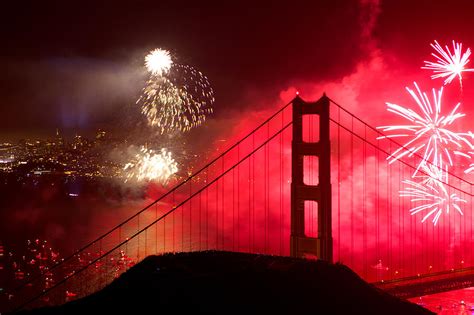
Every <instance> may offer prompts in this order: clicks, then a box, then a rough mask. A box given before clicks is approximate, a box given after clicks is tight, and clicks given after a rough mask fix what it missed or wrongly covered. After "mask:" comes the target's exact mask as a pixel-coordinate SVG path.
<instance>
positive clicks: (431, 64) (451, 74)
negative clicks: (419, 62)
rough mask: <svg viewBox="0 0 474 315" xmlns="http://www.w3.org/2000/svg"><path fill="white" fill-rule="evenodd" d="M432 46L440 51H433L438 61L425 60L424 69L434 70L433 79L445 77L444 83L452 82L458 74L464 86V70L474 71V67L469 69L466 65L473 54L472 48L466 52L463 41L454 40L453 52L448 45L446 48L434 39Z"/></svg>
mask: <svg viewBox="0 0 474 315" xmlns="http://www.w3.org/2000/svg"><path fill="white" fill-rule="evenodd" d="M430 45H431V47H433V49H434V50H435V51H436V52H437V53H438V54H436V53H431V55H432V56H433V57H435V58H436V61H425V66H424V67H421V68H422V69H427V70H433V72H434V74H433V75H432V76H431V78H432V79H438V78H445V79H444V84H445V85H446V84H448V83H451V82H452V81H453V79H454V78H455V77H456V76H457V77H458V78H459V83H460V85H461V87H462V72H472V71H474V69H467V68H466V65H467V64H468V63H469V56H470V55H471V49H469V48H468V49H467V50H466V52H464V53H463V52H462V43H456V42H454V41H453V52H451V50H450V49H449V47H448V46H447V45H446V46H445V49H443V47H441V45H440V44H438V42H437V41H434V43H433V44H430Z"/></svg>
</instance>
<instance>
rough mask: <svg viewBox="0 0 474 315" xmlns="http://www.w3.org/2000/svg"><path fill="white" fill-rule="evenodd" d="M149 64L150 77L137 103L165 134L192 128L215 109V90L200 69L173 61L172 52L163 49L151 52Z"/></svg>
mask: <svg viewBox="0 0 474 315" xmlns="http://www.w3.org/2000/svg"><path fill="white" fill-rule="evenodd" d="M157 51H158V52H157ZM145 65H146V67H147V69H148V71H149V72H150V78H149V79H148V81H147V82H146V85H145V87H144V88H143V90H142V95H141V96H140V98H139V99H138V100H137V104H140V105H141V108H142V113H143V114H144V115H145V116H146V118H147V120H148V124H149V125H150V126H153V127H156V128H158V129H159V131H160V133H161V134H164V133H165V132H173V131H180V132H185V131H189V130H190V129H191V128H194V127H197V126H199V125H201V124H202V123H203V122H204V121H205V120H206V116H207V115H208V114H211V113H212V107H211V106H212V104H213V103H214V91H213V90H212V87H211V85H210V83H209V80H208V79H207V77H206V76H205V75H204V74H202V73H201V72H200V71H197V70H196V69H194V68H192V67H191V66H186V65H180V64H177V63H175V62H173V61H172V59H171V57H170V54H169V52H167V51H163V50H160V49H156V50H154V51H152V52H150V54H149V55H148V56H147V57H146V58H145Z"/></svg>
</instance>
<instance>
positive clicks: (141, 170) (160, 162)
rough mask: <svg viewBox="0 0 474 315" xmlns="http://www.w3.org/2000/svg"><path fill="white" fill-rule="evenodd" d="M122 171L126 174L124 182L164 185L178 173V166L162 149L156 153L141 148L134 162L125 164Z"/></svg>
mask: <svg viewBox="0 0 474 315" xmlns="http://www.w3.org/2000/svg"><path fill="white" fill-rule="evenodd" d="M123 170H124V171H125V172H126V175H125V176H126V179H125V182H127V181H129V180H132V179H135V180H137V181H158V182H161V183H163V184H166V183H167V182H168V180H169V178H170V177H171V176H172V175H173V174H175V173H176V172H177V171H178V164H177V163H176V161H175V160H174V159H173V157H172V155H171V152H168V151H167V150H166V149H164V148H163V149H161V151H160V152H159V153H156V152H155V151H154V150H150V149H147V148H145V147H142V148H141V149H140V152H139V153H138V154H137V155H135V158H134V160H133V161H132V162H129V163H127V164H126V165H125V167H124V168H123Z"/></svg>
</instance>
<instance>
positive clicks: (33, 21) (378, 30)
mask: <svg viewBox="0 0 474 315" xmlns="http://www.w3.org/2000/svg"><path fill="white" fill-rule="evenodd" d="M473 9H474V3H473V2H472V1H458V0H456V1H449V2H446V1H427V0H424V1H399V0H397V1H394V0H391V1H383V0H381V1H374V0H373V1H370V0H360V1H334V0H331V1H321V0H320V1H301V2H299V1H291V2H290V1H288V2H286V3H284V2H267V3H264V2H259V4H256V3H254V2H241V1H239V2H236V3H235V4H231V3H229V2H226V1H222V2H220V3H218V4H215V3H208V2H202V1H200V2H193V3H191V4H189V3H187V2H178V1H169V2H167V1H134V2H130V1H127V2H123V3H121V2H120V1H91V2H87V1H77V2H73V1H57V2H56V1H22V2H13V1H10V2H9V3H8V4H5V3H3V4H2V9H1V13H0V15H1V17H0V20H1V23H2V25H1V28H0V34H1V41H2V49H1V53H0V69H2V72H3V76H2V79H1V80H0V93H1V96H2V97H1V99H0V117H1V124H0V134H1V135H2V138H4V139H5V138H12V137H15V138H18V137H20V136H25V135H26V136H34V135H40V134H51V133H54V131H55V129H56V127H59V128H60V129H62V130H74V131H87V130H95V129H96V128H113V125H114V124H115V123H116V121H117V117H120V115H121V113H123V111H124V110H125V108H127V106H128V107H130V106H133V104H134V103H135V100H136V99H137V97H138V95H139V93H140V89H141V87H142V85H143V80H144V78H145V73H144V72H145V70H144V69H143V67H142V65H143V57H144V56H145V55H146V53H147V52H148V51H149V50H150V49H153V48H156V47H160V48H164V49H168V50H170V51H171V52H173V54H175V55H176V56H178V58H179V60H180V61H181V62H183V63H188V64H191V65H193V66H194V67H195V68H197V69H199V70H201V71H202V72H203V73H205V74H206V75H207V76H208V78H209V80H210V82H211V83H212V85H213V87H214V90H215V94H216V103H215V115H214V118H215V119H219V118H220V117H225V116H227V115H234V114H235V112H242V111H246V110H253V109H260V108H262V107H266V106H270V105H269V104H271V105H272V106H278V105H281V104H282V100H281V99H280V97H281V93H280V92H281V91H288V93H289V95H290V94H291V93H293V89H292V88H291V87H294V88H295V89H298V90H301V92H302V95H303V97H305V96H306V97H307V98H314V97H316V95H320V92H322V89H324V90H326V91H327V90H328V91H327V92H328V93H330V92H331V88H329V89H328V88H326V87H327V85H328V84H330V85H331V84H332V86H333V87H334V85H335V84H336V85H337V84H340V83H343V84H342V86H341V87H340V88H337V89H336V90H338V91H341V90H343V89H344V84H345V83H344V78H347V77H349V78H350V76H351V75H352V74H354V73H357V72H358V71H359V70H360V69H361V65H362V66H363V65H364V64H366V65H369V66H368V67H369V70H368V71H370V64H371V61H373V60H374V58H375V59H377V60H378V61H377V62H379V63H381V64H382V66H383V67H384V69H385V70H384V72H385V73H389V75H390V76H391V75H392V74H394V73H396V76H398V78H397V79H395V80H392V81H391V83H390V84H393V86H391V87H390V90H389V89H388V87H387V84H385V85H384V86H383V87H374V89H376V90H377V92H378V93H380V91H381V90H383V93H382V95H380V94H377V97H379V96H381V97H386V98H390V96H391V95H400V94H403V93H404V92H403V87H404V86H405V85H409V84H411V81H412V80H414V79H418V78H417V75H419V74H423V75H424V77H428V73H426V72H423V71H421V70H420V69H419V67H420V66H421V65H422V62H423V60H426V59H427V58H429V54H430V53H431V48H430V47H429V43H430V42H432V41H433V40H434V39H437V40H439V41H440V42H443V43H450V41H451V40H453V39H455V40H457V41H462V42H463V43H464V44H465V45H466V46H467V47H474V32H473V29H472V12H474V11H473ZM406 69H410V70H406ZM379 70H380V69H379ZM370 72H371V73H372V74H373V71H370ZM413 73H416V75H415V74H413ZM374 76H376V75H375V74H374ZM466 81H467V80H466ZM345 88H347V86H346V87H345ZM350 88H352V87H349V89H350ZM395 88H396V89H398V90H395V91H394V90H393V89H395ZM346 90H347V89H346ZM305 91H306V92H307V93H306V95H305V93H303V92H305ZM356 93H358V95H357V96H356V97H355V98H356V99H358V100H359V101H361V100H362V99H365V100H367V96H364V95H367V94H369V92H368V91H362V90H360V89H359V90H358V91H356ZM338 94H339V93H338V92H337V91H334V92H333V93H332V94H331V95H332V98H334V99H336V100H340V101H344V100H345V97H344V96H342V97H339V98H338V96H339V95H338ZM331 95H330V96H331ZM375 97H376V96H373V97H371V99H372V100H373V99H374V98H375ZM465 98H467V96H465ZM283 99H284V100H286V99H285V98H284V97H283ZM385 101H387V99H380V100H379V104H380V108H381V109H382V110H385V108H384V102H385ZM348 107H351V106H350V105H348ZM354 111H355V112H357V106H354ZM359 114H363V113H359Z"/></svg>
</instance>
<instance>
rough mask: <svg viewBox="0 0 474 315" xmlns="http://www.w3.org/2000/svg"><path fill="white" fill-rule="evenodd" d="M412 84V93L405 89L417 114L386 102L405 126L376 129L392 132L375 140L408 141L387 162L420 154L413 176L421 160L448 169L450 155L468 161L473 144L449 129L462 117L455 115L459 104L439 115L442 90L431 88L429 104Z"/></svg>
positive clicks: (425, 97) (426, 98)
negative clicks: (446, 166) (431, 99)
mask: <svg viewBox="0 0 474 315" xmlns="http://www.w3.org/2000/svg"><path fill="white" fill-rule="evenodd" d="M414 85H415V89H416V92H415V91H413V90H411V89H410V88H408V87H407V88H406V90H407V91H408V93H409V94H410V95H411V97H412V98H413V100H414V101H415V102H416V104H417V105H418V108H419V110H420V111H419V112H417V111H415V110H413V109H410V108H406V107H402V106H400V105H396V104H392V103H386V104H387V107H388V111H389V112H392V113H394V114H396V115H398V116H400V117H403V118H405V119H406V120H408V121H409V124H406V125H392V126H381V127H378V128H379V129H382V130H383V131H384V132H396V133H393V134H390V135H384V136H380V137H378V139H383V138H409V139H410V140H408V141H407V142H405V143H404V144H403V146H401V147H400V148H398V149H397V150H395V151H394V152H393V153H392V154H391V155H390V156H389V157H388V158H387V159H388V160H389V161H390V163H393V162H395V161H396V160H399V159H401V158H403V157H404V156H408V157H411V156H413V155H414V154H416V153H420V155H421V156H422V161H421V162H420V163H419V164H418V167H417V168H416V170H415V172H414V174H413V176H415V175H416V173H417V172H418V170H419V168H420V167H421V166H422V165H423V164H424V162H425V161H427V162H429V163H432V164H434V165H435V166H436V167H440V166H441V165H445V164H447V165H449V166H452V165H453V156H452V155H453V154H454V155H458V156H462V157H465V158H467V159H470V158H471V157H470V155H469V154H467V153H466V152H468V151H469V150H472V149H473V144H472V143H471V141H470V140H469V139H468V137H466V134H465V133H457V132H455V131H452V130H451V129H452V128H453V123H454V122H455V121H456V120H458V119H459V118H461V117H464V116H465V114H462V113H459V112H457V111H458V109H459V106H460V103H458V104H457V105H456V106H454V108H453V109H452V110H451V111H450V112H447V113H443V112H442V105H441V99H442V95H443V88H441V89H440V90H438V91H437V92H436V91H435V90H434V89H433V101H430V99H429V98H428V96H427V94H426V93H424V92H421V90H420V88H419V87H418V85H417V84H416V82H415V83H414Z"/></svg>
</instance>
